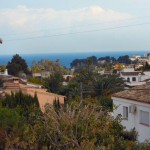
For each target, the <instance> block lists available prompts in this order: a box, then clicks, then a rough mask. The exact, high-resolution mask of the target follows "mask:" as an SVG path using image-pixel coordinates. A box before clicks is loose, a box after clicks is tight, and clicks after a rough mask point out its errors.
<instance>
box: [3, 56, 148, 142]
mask: <svg viewBox="0 0 150 150" xmlns="http://www.w3.org/2000/svg"><path fill="white" fill-rule="evenodd" d="M130 59H132V60H138V61H139V62H142V63H143V62H144V63H145V62H150V54H148V55H147V56H146V57H144V58H142V57H140V56H134V57H131V58H130ZM99 73H100V74H105V75H108V74H112V72H111V71H100V72H99ZM118 74H119V76H120V78H123V79H124V80H125V84H126V88H125V89H124V91H122V92H119V93H116V94H114V95H113V96H112V100H113V104H114V106H115V109H114V112H113V115H114V117H117V116H118V115H121V116H122V122H121V123H122V125H123V126H124V127H126V129H127V130H131V129H133V128H135V130H136V131H137V132H138V140H139V141H140V142H144V141H145V140H150V71H144V72H143V71H136V70H135V66H134V65H129V66H125V67H124V68H123V69H122V70H121V71H119V72H118ZM49 76H50V73H49V72H47V71H44V72H41V73H34V74H33V77H34V78H46V77H49ZM72 77H73V75H64V79H65V80H66V81H69V80H70V79H71V78H72ZM0 78H1V79H2V80H3V82H4V83H3V88H2V89H1V90H0V95H1V96H4V95H5V94H10V93H11V92H17V91H22V92H23V93H25V94H28V95H31V96H34V94H35V93H36V94H37V97H38V100H39V104H40V107H41V109H42V110H43V111H44V106H45V104H47V103H49V104H52V103H53V101H54V100H55V99H59V101H60V103H62V104H63V103H64V101H65V97H64V96H62V95H57V94H54V93H49V92H47V90H46V89H44V88H43V87H42V86H41V85H36V84H33V83H28V82H27V81H24V80H23V79H20V78H16V77H13V76H10V75H8V72H7V70H5V72H4V73H1V74H0ZM63 84H64V85H67V83H63Z"/></svg>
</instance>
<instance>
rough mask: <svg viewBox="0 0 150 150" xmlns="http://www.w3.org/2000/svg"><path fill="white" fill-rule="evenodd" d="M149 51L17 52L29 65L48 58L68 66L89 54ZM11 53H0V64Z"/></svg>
mask: <svg viewBox="0 0 150 150" xmlns="http://www.w3.org/2000/svg"><path fill="white" fill-rule="evenodd" d="M147 53H150V51H118V52H104V51H103V52H87V53H85V52H83V53H81V52H78V53H75V52H74V53H48V54H19V55H20V56H21V57H22V58H23V59H25V60H26V62H27V64H28V66H29V67H31V66H32V62H33V61H36V62H37V61H40V60H41V59H49V60H51V61H56V60H57V59H59V60H60V63H61V65H62V66H64V67H66V68H70V63H71V62H72V61H73V60H74V59H84V58H87V57H90V56H96V57H97V58H100V57H104V56H111V57H115V58H118V57H119V56H123V55H129V56H130V57H131V56H133V55H140V56H144V55H145V54H147ZM12 56H13V55H0V65H6V64H7V63H8V61H11V59H12Z"/></svg>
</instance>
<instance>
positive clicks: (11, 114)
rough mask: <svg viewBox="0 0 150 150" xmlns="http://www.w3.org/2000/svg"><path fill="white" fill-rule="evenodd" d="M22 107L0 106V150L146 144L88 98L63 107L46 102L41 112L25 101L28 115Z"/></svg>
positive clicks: (112, 147) (110, 148) (111, 147)
mask: <svg viewBox="0 0 150 150" xmlns="http://www.w3.org/2000/svg"><path fill="white" fill-rule="evenodd" d="M14 100H16V99H14ZM7 102H8V103H9V101H7ZM24 106H25V105H24V103H22V104H21V103H18V106H16V107H14V108H12V107H7V105H6V106H4V105H3V107H1V109H0V120H1V122H0V138H1V141H2V142H1V143H0V146H1V147H3V149H4V147H5V148H8V147H9V148H10V149H20V150H25V149H31V150H32V149H37V150H49V149H52V150H55V149H58V150H59V149H60V150H63V149H64V150H66V149H70V150H72V149H77V150H78V149H80V150H81V149H82V150H89V149H91V150H94V149H106V150H116V149H129V150H130V149H131V150H132V149H133V150H134V149H140V148H143V149H145V150H146V148H148V147H150V144H149V143H146V144H139V143H137V142H136V136H137V133H136V131H135V130H134V129H133V130H132V131H131V132H127V131H125V130H124V128H123V127H122V126H121V124H120V121H121V118H120V117H119V116H118V117H117V118H116V119H114V118H112V117H111V116H110V115H109V112H108V111H106V110H105V109H104V108H103V107H102V106H99V105H96V104H95V103H93V102H90V98H89V100H87V102H86V103H83V104H82V105H80V104H79V103H78V101H73V103H70V104H69V105H65V106H60V105H59V103H58V102H55V103H54V107H53V106H51V105H46V106H45V112H44V113H41V112H40V110H39V109H38V107H37V106H36V107H35V104H32V103H29V107H30V111H29V114H28V116H26V115H24V114H22V113H20V112H22V111H21V110H20V109H24V108H26V106H25V107H24ZM31 106H32V107H31ZM57 106H59V107H57ZM4 116H7V117H4Z"/></svg>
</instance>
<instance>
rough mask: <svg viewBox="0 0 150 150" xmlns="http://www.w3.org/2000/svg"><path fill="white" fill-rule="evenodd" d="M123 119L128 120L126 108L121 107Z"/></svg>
mask: <svg viewBox="0 0 150 150" xmlns="http://www.w3.org/2000/svg"><path fill="white" fill-rule="evenodd" d="M123 119H128V107H126V106H123Z"/></svg>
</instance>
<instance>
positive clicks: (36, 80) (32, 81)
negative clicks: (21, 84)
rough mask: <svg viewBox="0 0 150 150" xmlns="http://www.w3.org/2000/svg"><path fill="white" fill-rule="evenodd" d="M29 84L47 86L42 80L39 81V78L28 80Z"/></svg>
mask: <svg viewBox="0 0 150 150" xmlns="http://www.w3.org/2000/svg"><path fill="white" fill-rule="evenodd" d="M28 82H30V83H34V84H39V85H43V86H44V85H45V84H44V81H43V80H42V79H39V78H28Z"/></svg>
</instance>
